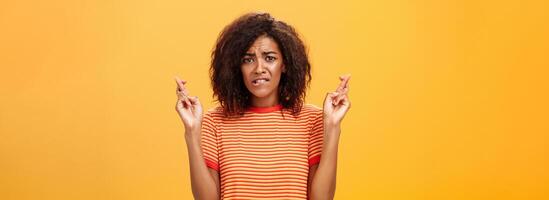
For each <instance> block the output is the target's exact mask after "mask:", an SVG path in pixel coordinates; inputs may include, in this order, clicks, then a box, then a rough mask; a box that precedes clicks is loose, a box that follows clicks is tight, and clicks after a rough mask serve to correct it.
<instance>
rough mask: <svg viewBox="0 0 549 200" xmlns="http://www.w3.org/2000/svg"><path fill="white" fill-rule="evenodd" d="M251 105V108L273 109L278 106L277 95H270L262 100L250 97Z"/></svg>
mask: <svg viewBox="0 0 549 200" xmlns="http://www.w3.org/2000/svg"><path fill="white" fill-rule="evenodd" d="M251 103H252V106H253V107H273V106H276V105H278V104H279V102H278V95H272V96H269V97H264V98H258V97H255V96H253V95H252V101H251Z"/></svg>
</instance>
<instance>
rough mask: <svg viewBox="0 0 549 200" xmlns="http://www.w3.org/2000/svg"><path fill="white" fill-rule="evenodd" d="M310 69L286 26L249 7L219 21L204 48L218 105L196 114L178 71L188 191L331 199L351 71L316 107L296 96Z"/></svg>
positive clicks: (301, 91) (220, 195) (303, 88)
mask: <svg viewBox="0 0 549 200" xmlns="http://www.w3.org/2000/svg"><path fill="white" fill-rule="evenodd" d="M310 69H311V66H310V64H309V60H308V57H307V54H306V50H305V46H304V45H303V42H302V41H301V39H299V37H298V35H297V33H296V32H295V30H294V28H292V27H291V26H289V25H288V24H286V23H284V22H282V21H278V20H275V19H273V18H272V17H271V16H270V15H269V14H268V13H250V14H246V15H243V16H241V17H239V18H238V19H236V20H235V21H234V22H232V23H231V24H229V25H228V26H227V27H225V29H224V30H223V31H222V33H221V34H220V36H219V39H218V40H217V45H216V46H215V49H214V51H213V52H212V64H211V68H210V76H211V83H212V87H213V92H214V98H216V100H217V101H218V103H219V106H218V107H216V108H213V109H211V110H209V111H208V112H206V113H205V114H204V115H203V112H202V106H201V104H200V101H199V100H198V97H196V96H190V95H189V92H188V91H187V89H186V88H185V84H186V81H184V80H180V79H179V78H176V82H177V96H178V100H177V104H176V110H177V112H178V114H179V116H180V118H181V120H182V121H183V124H184V126H185V140H186V143H187V149H188V153H189V163H190V171H191V186H192V191H193V195H194V197H195V198H196V199H258V198H276V199H281V198H285V199H286V198H291V199H307V198H309V199H333V196H334V193H335V183H336V166H337V151H338V142H339V135H340V132H341V129H340V124H341V121H342V119H343V117H344V115H345V113H346V112H347V111H348V109H349V107H350V101H349V98H348V96H347V93H348V92H349V85H348V84H349V78H350V76H343V77H340V80H341V83H340V85H339V86H338V87H337V90H336V91H334V92H330V93H328V94H327V95H326V98H325V100H324V108H323V109H320V108H318V107H316V106H313V105H308V104H304V103H303V102H304V98H305V92H306V88H307V86H308V85H309V82H310V80H311V73H310ZM321 158H322V159H321Z"/></svg>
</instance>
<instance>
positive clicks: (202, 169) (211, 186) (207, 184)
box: [185, 133, 219, 199]
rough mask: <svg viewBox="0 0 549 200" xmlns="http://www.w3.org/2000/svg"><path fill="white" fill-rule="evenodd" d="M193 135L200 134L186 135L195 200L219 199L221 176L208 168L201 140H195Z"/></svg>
mask: <svg viewBox="0 0 549 200" xmlns="http://www.w3.org/2000/svg"><path fill="white" fill-rule="evenodd" d="M191 135H200V133H191V134H187V133H186V134H185V141H186V142H187V151H188V152H189V164H190V166H189V168H190V170H191V188H192V191H193V196H194V198H195V199H219V174H218V173H217V171H215V170H213V169H210V168H208V167H207V166H206V163H205V162H204V157H203V156H202V155H203V154H202V149H201V147H200V138H193V137H192V136H191Z"/></svg>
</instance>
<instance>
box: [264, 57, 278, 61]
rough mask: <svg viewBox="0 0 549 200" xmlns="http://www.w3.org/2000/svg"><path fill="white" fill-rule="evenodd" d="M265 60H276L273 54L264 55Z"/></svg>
mask: <svg viewBox="0 0 549 200" xmlns="http://www.w3.org/2000/svg"><path fill="white" fill-rule="evenodd" d="M265 60H267V61H269V62H272V61H275V60H276V57H274V56H267V57H265Z"/></svg>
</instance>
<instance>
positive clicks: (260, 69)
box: [254, 60, 266, 74]
mask: <svg viewBox="0 0 549 200" xmlns="http://www.w3.org/2000/svg"><path fill="white" fill-rule="evenodd" d="M254 72H255V73H256V74H264V73H265V72H266V70H265V63H263V61H262V60H258V61H257V65H256V66H255V71H254Z"/></svg>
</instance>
